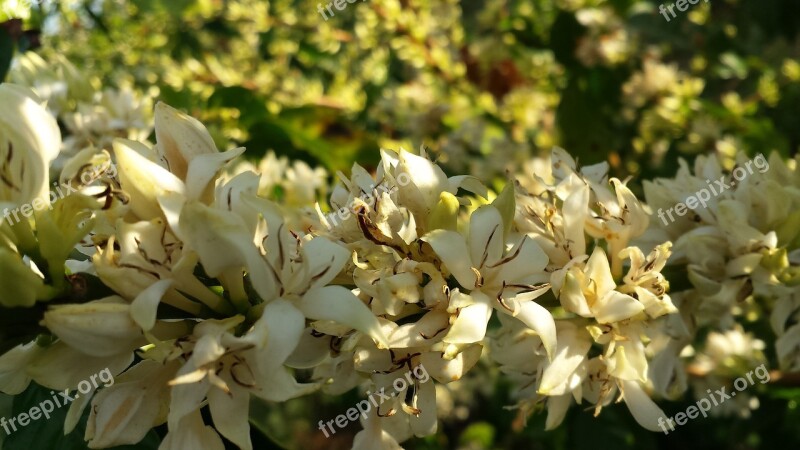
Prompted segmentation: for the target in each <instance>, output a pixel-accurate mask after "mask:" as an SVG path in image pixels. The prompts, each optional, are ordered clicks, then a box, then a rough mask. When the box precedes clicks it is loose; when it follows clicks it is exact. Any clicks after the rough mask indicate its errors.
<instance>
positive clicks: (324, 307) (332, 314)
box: [298, 286, 388, 348]
mask: <svg viewBox="0 0 800 450" xmlns="http://www.w3.org/2000/svg"><path fill="white" fill-rule="evenodd" d="M298 307H299V308H300V310H301V311H303V313H304V314H305V315H306V317H308V318H310V319H313V320H332V321H334V322H337V323H340V324H342V325H348V326H350V327H352V328H354V329H356V330H358V331H361V332H362V333H364V334H366V335H368V336H370V337H372V339H374V340H375V341H376V342H378V344H380V345H382V346H383V347H384V348H387V347H388V340H387V338H386V336H385V335H384V333H383V330H381V326H380V322H378V318H377V317H375V315H373V314H372V311H371V310H370V309H369V307H367V305H365V304H364V303H363V302H362V301H361V300H359V299H358V297H356V296H355V295H353V293H352V292H350V291H349V290H347V289H345V288H343V287H341V286H327V287H324V288H319V289H313V290H311V291H308V292H307V293H306V295H304V296H303V298H302V300H301V301H300V304H299V305H298Z"/></svg>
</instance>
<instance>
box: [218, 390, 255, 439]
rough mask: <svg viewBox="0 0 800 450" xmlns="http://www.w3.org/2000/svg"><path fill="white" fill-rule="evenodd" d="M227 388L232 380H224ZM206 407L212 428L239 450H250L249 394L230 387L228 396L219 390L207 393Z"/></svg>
mask: <svg viewBox="0 0 800 450" xmlns="http://www.w3.org/2000/svg"><path fill="white" fill-rule="evenodd" d="M226 381H227V382H228V385H229V386H233V385H234V382H233V381H232V380H229V379H226ZM208 406H209V409H210V410H211V417H212V419H214V428H216V429H217V431H219V433H220V434H221V435H223V436H225V437H226V438H227V439H228V440H229V441H231V442H233V443H234V444H236V445H237V446H238V447H239V449H241V450H252V449H253V443H252V442H251V441H250V422H249V419H250V394H249V393H248V391H247V390H245V389H242V388H240V387H238V386H237V387H232V388H231V391H230V394H228V393H225V392H222V391H221V390H220V389H211V391H210V392H209V393H208Z"/></svg>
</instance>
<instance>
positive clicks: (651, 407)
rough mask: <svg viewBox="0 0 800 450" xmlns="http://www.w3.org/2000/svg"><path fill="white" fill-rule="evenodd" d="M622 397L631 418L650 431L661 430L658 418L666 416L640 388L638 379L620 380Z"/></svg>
mask: <svg viewBox="0 0 800 450" xmlns="http://www.w3.org/2000/svg"><path fill="white" fill-rule="evenodd" d="M620 383H621V387H622V392H623V394H622V398H623V399H624V400H625V403H626V404H627V405H628V409H629V410H630V411H631V414H632V415H633V418H634V419H636V421H637V422H638V423H639V425H641V426H643V427H644V428H646V429H648V430H650V431H663V430H662V429H661V428H659V426H658V419H659V418H666V416H665V415H664V411H662V410H661V408H659V407H658V406H657V405H656V404H655V402H653V400H651V399H650V397H649V396H648V395H647V394H646V393H645V392H644V390H642V387H641V385H640V384H639V382H638V381H621V382H620Z"/></svg>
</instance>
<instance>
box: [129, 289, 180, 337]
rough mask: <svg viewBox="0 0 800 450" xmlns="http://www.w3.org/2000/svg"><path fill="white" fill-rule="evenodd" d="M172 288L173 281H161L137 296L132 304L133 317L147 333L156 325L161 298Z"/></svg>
mask: <svg viewBox="0 0 800 450" xmlns="http://www.w3.org/2000/svg"><path fill="white" fill-rule="evenodd" d="M170 287H172V280H169V279H167V280H160V281H157V282H156V283H155V284H153V285H152V286H150V287H149V288H147V289H145V290H144V291H142V293H141V294H139V295H137V296H136V299H134V300H133V302H132V303H131V317H133V320H134V321H135V322H136V323H137V324H138V325H139V326H140V327H142V329H143V330H145V331H150V330H152V329H153V327H154V326H155V325H156V313H157V312H158V304H159V303H161V298H162V297H163V296H164V294H165V293H166V292H167V290H169V288H170Z"/></svg>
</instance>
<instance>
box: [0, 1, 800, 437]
mask: <svg viewBox="0 0 800 450" xmlns="http://www.w3.org/2000/svg"><path fill="white" fill-rule="evenodd" d="M319 3H320V2H318V1H317V0H275V1H262V0H130V1H124V0H93V1H88V0H87V1H77V0H66V1H59V2H55V1H44V2H39V1H36V2H31V1H15V0H0V5H2V6H1V7H0V78H3V79H5V80H7V81H12V82H16V83H20V84H25V85H29V86H32V87H36V88H37V90H39V91H42V92H47V93H48V95H47V96H48V97H49V98H50V102H49V107H50V108H51V109H52V110H54V112H56V113H57V114H58V116H59V120H60V122H61V125H62V127H63V128H64V129H65V130H68V131H67V133H66V135H67V141H66V144H65V145H66V147H67V148H68V149H69V148H70V147H72V148H74V149H80V148H83V147H84V146H85V145H87V144H91V145H95V146H97V147H105V146H108V145H109V142H108V141H107V137H108V136H113V135H116V136H121V137H134V138H140V139H147V138H148V137H149V136H150V135H151V133H152V128H151V127H152V105H153V104H154V102H156V101H164V102H167V103H169V104H171V105H172V106H175V107H177V108H180V109H183V110H186V111H188V112H189V113H190V114H192V115H194V116H195V117H197V118H198V119H200V120H201V121H202V122H203V123H204V124H206V125H207V126H208V128H209V130H210V131H211V133H212V135H213V137H214V139H215V141H216V142H217V144H218V146H219V147H220V148H223V149H225V148H233V147H239V146H245V147H247V155H248V157H250V158H252V159H253V160H254V161H255V160H260V159H261V158H262V157H264V155H266V154H267V153H268V152H272V153H274V155H275V156H274V157H270V158H269V159H268V161H272V162H273V163H274V165H273V166H271V170H277V171H282V170H287V168H289V167H291V173H292V174H294V175H293V176H295V177H296V178H297V179H302V180H304V182H305V183H307V185H308V189H309V195H310V196H312V197H318V198H319V199H320V200H322V199H324V197H325V195H326V190H327V188H326V186H328V185H329V181H330V179H331V178H332V177H334V176H335V174H336V171H343V172H344V173H349V170H350V167H351V166H352V164H353V163H354V162H358V163H359V164H361V165H362V166H365V167H367V168H369V167H370V166H372V165H374V164H375V162H377V160H378V158H379V152H378V150H379V149H380V148H391V149H399V148H406V149H411V150H413V149H418V148H420V147H424V148H425V149H426V151H428V152H429V153H430V154H432V155H433V157H434V158H435V159H436V160H437V161H438V162H439V163H440V164H441V165H442V166H443V167H444V168H445V170H446V171H448V172H449V173H450V174H462V173H471V174H474V175H476V176H478V177H480V178H481V179H483V180H486V181H491V180H498V181H500V180H503V179H504V178H505V174H506V172H507V171H508V170H513V171H515V172H518V171H520V170H524V168H525V166H526V164H527V163H528V162H529V161H530V159H531V157H533V156H536V155H542V154H544V153H545V152H547V151H549V150H550V149H551V148H552V147H553V146H560V147H563V148H565V149H567V150H568V151H569V152H570V153H571V154H572V155H574V156H575V157H577V158H578V159H579V161H580V162H582V163H594V162H599V161H608V162H609V163H610V165H611V172H612V175H614V176H617V177H620V178H623V179H624V178H625V177H628V176H634V177H637V178H641V179H651V178H653V177H658V176H672V175H674V173H675V171H676V170H677V167H678V164H679V160H680V159H681V158H683V159H685V160H686V161H688V162H691V161H692V160H693V158H694V157H695V156H696V155H699V154H709V153H715V154H717V156H718V157H719V158H721V159H722V160H723V161H724V160H728V161H730V160H732V158H733V157H734V155H735V154H736V153H737V152H739V151H744V152H746V153H748V154H749V155H751V156H752V155H755V154H757V153H764V154H768V153H770V152H772V151H777V152H779V153H781V154H782V155H784V156H793V155H794V154H795V153H796V152H797V150H798V148H799V147H800V121H799V120H798V119H799V117H798V115H800V59H799V57H800V35H799V33H800V2H798V1H797V0H759V1H755V0H751V1H744V0H711V1H708V2H704V1H701V2H699V3H698V4H697V5H694V6H689V9H688V10H687V11H686V12H680V13H678V16H677V17H676V18H671V20H670V21H667V20H665V18H664V17H663V16H662V15H660V14H659V12H658V7H659V5H660V3H659V2H653V1H643V0H464V1H458V0H366V1H357V2H355V3H352V4H347V8H345V9H344V10H342V11H338V10H336V9H335V8H334V11H335V12H336V14H335V16H334V17H332V18H329V19H328V20H326V19H325V18H324V17H323V16H322V15H321V14H320V13H319V12H318V4H319ZM666 3H667V4H669V3H672V2H671V1H668V2H666ZM323 7H324V6H323ZM12 19H13V20H12ZM97 92H101V93H102V94H101V95H96V93H97ZM1 106H2V105H0V107H1ZM287 160H288V161H302V162H304V163H305V164H298V163H289V162H287ZM268 169H269V168H268ZM320 169H325V170H320ZM274 196H275V197H276V198H277V199H279V200H282V201H284V202H287V203H290V204H291V203H292V202H294V201H297V202H306V201H307V200H308V199H292V198H286V196H285V195H284V194H283V192H282V189H281V185H280V183H276V185H275V186H274ZM735 364H736V362H735V361H732V362H731V365H735ZM498 375H499V374H498V373H497V372H496V369H491V368H490V367H489V365H485V367H484V368H483V370H479V371H473V372H472V373H471V374H470V376H468V377H466V378H465V379H464V380H461V381H459V382H456V383H453V384H451V385H448V386H447V387H446V388H443V390H442V392H441V393H440V395H439V397H440V399H441V402H442V404H441V405H440V408H439V409H440V412H441V414H442V421H441V422H440V432H439V433H438V435H437V436H435V437H431V438H428V439H425V440H416V441H412V442H409V443H407V448H411V449H430V450H439V449H469V450H471V449H475V450H479V449H538V448H541V449H573V448H576V449H584V448H586V449H588V448H630V449H678V448H680V449H715V448H720V449H757V448H764V449H766V448H785V449H793V448H800V411H798V409H797V402H798V401H800V389H798V388H797V387H795V385H797V383H795V382H793V380H786V381H785V382H783V383H771V384H770V385H769V386H761V385H757V386H755V387H753V388H751V389H752V390H754V392H753V393H755V394H756V395H758V397H759V401H760V405H759V407H758V409H757V410H755V411H754V412H753V413H752V414H751V415H750V416H749V417H742V416H737V415H733V416H729V417H714V418H708V419H699V420H694V421H691V422H690V423H689V424H688V425H686V426H683V427H680V428H679V431H677V432H675V433H672V434H670V435H669V436H664V435H660V434H654V433H650V432H647V431H644V430H642V429H641V428H640V427H639V426H638V425H636V423H635V422H634V421H633V419H632V418H631V417H630V415H629V413H628V411H627V409H626V408H624V407H621V408H606V409H605V410H604V411H603V413H602V414H601V415H600V416H599V417H596V418H595V417H593V414H592V411H582V410H580V409H579V408H573V409H572V410H571V412H570V414H569V416H568V418H567V419H566V420H565V422H564V424H563V425H562V426H561V427H560V428H559V429H557V430H555V431H550V432H545V431H544V414H534V415H533V416H531V417H528V418H527V420H526V417H524V416H521V415H520V414H519V413H518V411H516V410H514V409H512V408H509V407H508V405H512V404H513V403H514V402H513V400H512V398H511V396H510V386H507V385H506V384H505V383H504V382H503V381H502V380H501V379H500V378H499V377H498ZM794 381H796V380H794ZM37 395H42V393H41V392H35V391H30V392H28V393H27V394H26V396H27V398H26V397H23V398H17V399H16V400H15V402H26V401H28V402H33V401H34V399H35V397H36V396H37ZM44 395H45V396H46V395H47V394H46V393H44ZM362 398H363V394H362V393H359V392H351V393H348V394H347V395H344V396H338V397H331V396H325V395H318V396H315V397H311V398H304V399H299V400H294V401H291V402H289V403H287V404H284V405H279V406H275V405H266V404H256V405H254V414H253V418H252V421H253V424H254V430H255V431H254V439H256V442H257V444H256V448H259V449H262V448H263V449H273V448H291V449H323V448H325V449H347V448H349V446H350V444H351V442H352V438H353V436H354V435H355V433H356V432H357V431H358V429H359V426H358V425H355V424H354V425H351V426H350V427H348V428H347V429H345V430H342V431H339V432H338V433H337V434H336V435H335V436H334V437H332V438H331V439H325V438H324V436H323V435H322V433H321V432H320V431H318V430H317V429H316V426H317V425H316V422H317V421H318V420H326V421H327V420H331V419H333V418H334V417H335V416H336V415H339V414H342V413H343V412H344V411H346V410H347V409H348V408H350V407H351V406H353V405H355V403H357V402H358V401H359V400H361V399H362ZM3 402H6V403H7V400H2V401H0V404H3ZM689 404H690V403H689V399H688V398H687V399H686V401H685V402H662V403H661V405H662V406H663V408H664V410H665V411H666V412H668V413H671V414H674V413H677V412H679V411H682V410H685V408H686V407H687V406H688V405H689ZM8 406H9V405H6V407H8ZM2 409H3V406H0V411H1V410H2ZM55 422H57V420H53V421H50V422H40V423H38V424H36V425H35V427H31V428H28V429H26V430H25V432H24V433H20V434H17V435H15V436H14V438H13V440H9V441H7V442H5V443H4V444H3V445H4V447H3V448H4V449H11V450H13V449H22V448H27V449H30V447H29V446H28V447H26V444H25V433H52V434H53V439H54V442H57V444H54V445H58V447H54V448H59V449H62V448H63V449H72V448H75V449H79V448H85V444H83V442H82V440H81V439H79V436H78V438H77V439H76V438H75V436H67V437H62V436H60V435H59V433H58V429H57V427H56V428H55V429H51V428H53V424H52V423H55ZM36 427H38V428H36ZM48 427H49V428H48ZM154 433H155V432H154ZM157 442H158V440H157V433H156V435H154V436H153V439H149V440H147V441H145V442H144V443H142V444H141V445H139V446H136V447H132V448H136V449H151V448H152V449H155V448H157V445H158V444H157Z"/></svg>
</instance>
